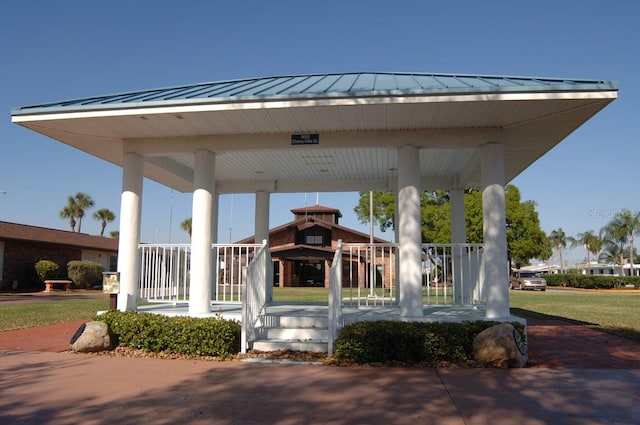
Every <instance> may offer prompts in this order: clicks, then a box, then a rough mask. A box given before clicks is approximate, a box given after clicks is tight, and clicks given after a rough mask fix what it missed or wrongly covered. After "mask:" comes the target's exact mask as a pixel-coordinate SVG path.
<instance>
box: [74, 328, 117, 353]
mask: <svg viewBox="0 0 640 425" xmlns="http://www.w3.org/2000/svg"><path fill="white" fill-rule="evenodd" d="M69 343H70V344H71V350H72V351H75V352H77V353H93V352H97V351H104V350H110V349H111V336H110V334H109V327H108V326H107V324H106V323H104V322H88V323H84V324H83V325H82V326H80V327H79V328H78V330H77V331H76V332H75V334H74V335H73V337H72V338H71V341H69Z"/></svg>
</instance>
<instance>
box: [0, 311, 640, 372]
mask: <svg viewBox="0 0 640 425" xmlns="http://www.w3.org/2000/svg"><path fill="white" fill-rule="evenodd" d="M527 320H528V327H527V334H528V335H527V336H528V349H529V360H530V365H529V366H530V367H537V368H552V369H637V368H640V343H638V342H635V341H631V340H627V339H624V338H621V337H618V336H614V335H609V334H607V333H604V332H600V331H598V330H595V329H590V328H588V327H585V326H582V325H577V324H573V323H571V322H566V321H562V320H541V319H534V318H529V319H527ZM84 322H85V321H78V322H70V323H60V324H57V325H49V326H42V327H37V328H29V329H20V330H12V331H6V332H0V350H4V351H47V352H64V351H68V350H69V340H70V339H71V336H72V335H73V334H74V332H75V331H76V330H77V329H78V327H79V326H80V325H82V323H84ZM109 355H126V356H139V357H143V356H146V357H148V356H155V357H157V356H161V357H165V358H181V357H180V356H176V355H156V354H151V353H144V352H139V351H136V350H130V349H123V348H119V349H117V350H114V352H110V353H109ZM241 357H242V356H238V357H237V358H236V359H238V358H241ZM248 357H253V358H262V359H265V360H268V359H280V360H290V361H309V362H319V363H328V364H332V363H334V362H333V361H332V360H331V359H327V358H326V356H325V355H324V354H318V353H295V352H277V353H251V354H249V355H248ZM207 360H216V359H214V358H211V359H207ZM218 360H219V359H218Z"/></svg>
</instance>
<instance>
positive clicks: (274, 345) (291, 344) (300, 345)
mask: <svg viewBox="0 0 640 425" xmlns="http://www.w3.org/2000/svg"><path fill="white" fill-rule="evenodd" d="M253 349H254V350H256V351H278V350H290V351H310V352H314V353H326V352H328V351H329V343H328V342H327V341H324V342H323V341H313V342H311V341H291V340H278V339H271V340H259V341H254V343H253Z"/></svg>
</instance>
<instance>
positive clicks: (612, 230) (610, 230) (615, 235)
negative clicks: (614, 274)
mask: <svg viewBox="0 0 640 425" xmlns="http://www.w3.org/2000/svg"><path fill="white" fill-rule="evenodd" d="M602 232H603V234H604V238H605V241H606V251H607V252H608V254H612V253H613V252H615V253H616V254H617V258H616V259H615V261H613V262H614V263H617V264H620V276H624V248H625V246H624V245H625V244H626V243H627V233H626V231H625V230H624V229H622V228H620V227H619V226H617V224H616V223H614V222H613V221H612V222H609V223H608V224H607V225H606V226H605V227H603V228H602ZM613 246H615V248H614V247H613Z"/></svg>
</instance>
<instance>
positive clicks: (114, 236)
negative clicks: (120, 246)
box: [109, 230, 120, 239]
mask: <svg viewBox="0 0 640 425" xmlns="http://www.w3.org/2000/svg"><path fill="white" fill-rule="evenodd" d="M109 237H110V238H112V239H119V238H120V231H119V230H112V231H110V232H109Z"/></svg>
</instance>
